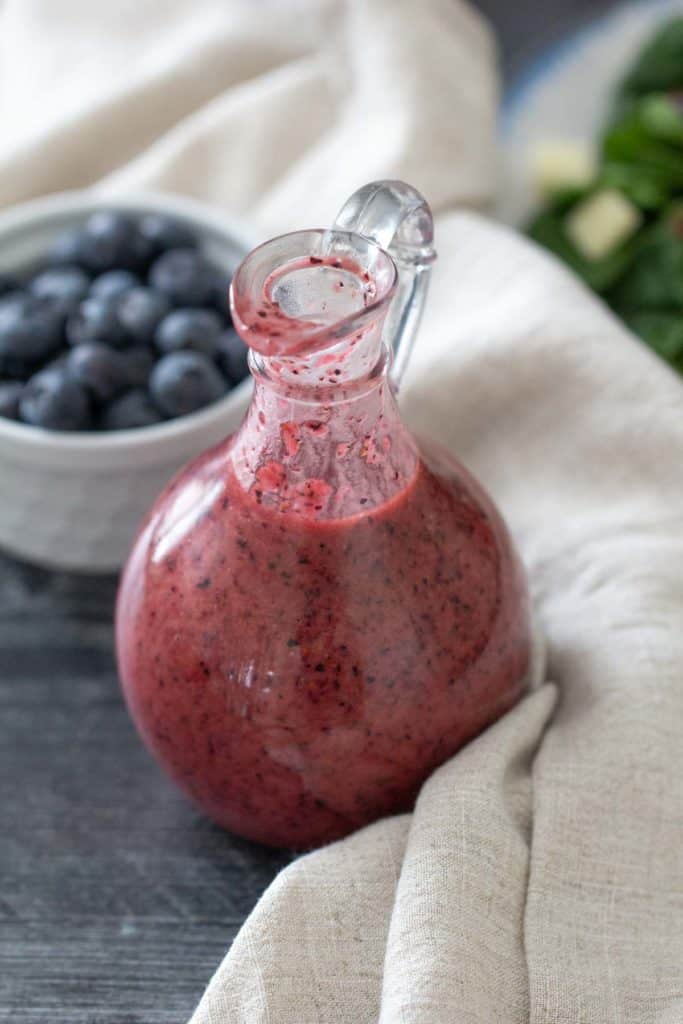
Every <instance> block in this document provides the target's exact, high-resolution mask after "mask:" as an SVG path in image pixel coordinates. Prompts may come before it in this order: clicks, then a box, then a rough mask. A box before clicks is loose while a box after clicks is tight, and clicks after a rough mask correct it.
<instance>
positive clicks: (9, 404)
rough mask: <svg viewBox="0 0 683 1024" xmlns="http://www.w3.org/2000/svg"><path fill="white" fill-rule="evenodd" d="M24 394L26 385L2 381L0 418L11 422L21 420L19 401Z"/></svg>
mask: <svg viewBox="0 0 683 1024" xmlns="http://www.w3.org/2000/svg"><path fill="white" fill-rule="evenodd" d="M23 393H24V385H23V384H20V383H19V382H18V381H15V380H12V381H9V380H3V381H0V416H5V417H6V418H7V419H9V420H18V419H19V401H20V399H21V396H22V395H23Z"/></svg>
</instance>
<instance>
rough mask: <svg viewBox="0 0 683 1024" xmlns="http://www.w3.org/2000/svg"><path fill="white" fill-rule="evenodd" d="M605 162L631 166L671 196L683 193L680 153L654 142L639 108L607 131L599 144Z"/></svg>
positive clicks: (681, 154)
mask: <svg viewBox="0 0 683 1024" xmlns="http://www.w3.org/2000/svg"><path fill="white" fill-rule="evenodd" d="M602 156H603V159H604V160H605V162H609V163H617V164H633V165H634V167H637V168H639V169H640V171H641V173H642V174H643V175H647V176H650V177H652V178H654V179H655V180H656V181H657V182H658V183H659V186H660V187H661V188H666V189H667V190H669V191H670V192H676V191H680V190H682V189H683V151H682V150H681V147H679V146H674V145H671V144H670V143H668V142H665V141H663V140H662V139H659V138H655V137H653V135H652V134H651V132H650V131H649V129H648V127H647V126H646V124H645V123H644V121H643V117H642V108H641V106H640V105H637V106H635V107H633V108H632V109H631V110H630V111H629V113H628V114H626V116H625V117H623V118H622V119H621V120H620V121H618V122H617V123H616V124H613V125H612V127H611V128H609V129H608V131H607V133H606V134H605V137H604V139H603V142H602Z"/></svg>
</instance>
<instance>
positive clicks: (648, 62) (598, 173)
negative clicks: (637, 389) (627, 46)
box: [528, 18, 683, 373]
mask: <svg viewBox="0 0 683 1024" xmlns="http://www.w3.org/2000/svg"><path fill="white" fill-rule="evenodd" d="M561 178H562V176H561V174H559V175H557V174H556V175H555V181H554V186H555V187H554V188H553V190H552V191H551V193H550V194H549V195H548V198H547V200H546V203H545V205H544V207H543V209H542V210H541V211H540V212H539V213H538V214H537V216H536V217H535V218H534V219H533V221H532V223H531V224H530V225H529V228H528V231H529V234H530V235H531V236H532V237H533V238H535V239H536V240H537V241H538V242H540V243H541V244H542V245H544V246H546V247H547V248H548V249H551V250H552V251H553V252H555V253H556V254H557V255H558V256H560V257H561V258H562V259H563V260H564V261H566V262H567V263H568V264H569V265H570V266H572V267H573V268H574V270H575V271H576V272H577V273H578V274H579V275H580V276H581V277H582V278H584V280H585V281H586V282H587V283H588V285H590V287H591V288H593V289H594V290H595V291H596V292H599V293H600V294H601V295H602V296H603V297H604V298H605V300H606V301H607V302H608V303H609V305H610V306H611V307H612V309H614V311H615V312H616V313H617V314H618V315H620V316H621V317H622V318H623V319H624V320H625V321H626V323H627V324H628V325H629V326H630V327H631V328H632V329H633V330H634V331H635V332H636V333H637V334H639V335H640V337H641V338H642V339H643V341H645V342H646V343H647V344H648V345H650V346H651V348H653V349H654V350H655V352H657V353H658V354H659V355H660V356H662V358H663V359H666V360H667V362H669V363H670V364H671V365H672V366H674V367H675V368H676V369H677V370H678V371H679V372H681V373H683V18H678V19H676V20H674V21H671V22H669V23H667V24H665V25H664V26H663V27H662V28H660V29H659V30H658V31H657V33H656V34H655V36H654V37H653V38H652V39H651V40H650V41H649V42H648V43H647V45H646V46H645V48H644V49H643V50H642V52H641V53H640V55H639V56H638V58H637V60H636V62H635V64H634V66H633V67H632V68H631V69H630V70H629V72H628V73H627V75H626V77H625V78H624V80H623V81H622V83H621V85H620V87H619V89H618V91H617V93H616V96H615V97H614V102H613V107H612V111H611V115H610V117H609V118H608V122H607V125H606V126H605V129H604V131H603V134H602V137H601V139H600V140H599V149H598V160H597V165H596V166H594V167H593V169H592V171H591V173H590V176H589V178H588V180H586V181H585V182H582V183H580V184H577V183H576V181H572V182H569V181H568V182H566V183H563V182H562V180H561Z"/></svg>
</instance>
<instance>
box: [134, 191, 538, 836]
mask: <svg viewBox="0 0 683 1024" xmlns="http://www.w3.org/2000/svg"><path fill="white" fill-rule="evenodd" d="M432 230H433V229H432V218H431V214H430V211H429V207H428V206H427V204H426V202H425V201H424V199H423V198H422V196H420V195H419V193H417V192H416V191H415V190H414V189H412V188H410V187H409V186H407V185H405V184H403V183H401V182H376V183H373V184H371V185H368V186H366V187H365V188H363V189H361V190H360V191H359V192H357V193H356V194H355V195H354V196H352V197H351V199H350V200H349V201H348V202H347V203H346V205H345V206H344V207H343V209H342V211H341V213H340V215H339V217H338V219H337V222H336V223H335V225H334V227H333V228H332V229H331V230H314V231H302V232H296V233H293V234H288V235H284V236H282V237H280V238H275V239H273V240H271V241H269V242H267V243H265V244H264V245H261V246H260V247H259V248H257V249H255V250H254V251H253V252H252V253H251V254H250V255H249V256H247V257H246V259H245V260H244V262H243V263H242V265H241V266H240V268H239V269H238V270H237V272H236V274H235V277H234V280H233V284H232V296H231V298H232V308H233V317H234V323H235V327H236V328H237V330H238V332H239V333H240V335H241V337H242V338H243V339H244V341H245V342H246V343H247V344H248V345H249V347H250V349H251V352H250V366H251V371H252V374H253V376H254V379H255V388H254V394H253V398H252V401H251V405H250V407H249V409H248V412H247V414H246V417H245V420H244V422H243V424H242V426H241V427H240V429H239V430H238V431H237V432H236V433H235V434H234V435H233V436H231V437H229V438H228V439H227V440H226V441H224V442H223V443H222V444H220V445H218V446H217V447H216V448H214V449H213V450H211V451H209V452H206V453H205V454H204V455H202V456H200V457H199V458H198V459H197V460H196V461H195V462H193V463H192V464H191V465H189V466H188V467H187V468H186V469H185V470H183V471H182V472H181V473H180V474H179V475H178V476H177V477H176V478H175V479H174V480H173V481H172V482H171V483H170V485H169V486H168V487H167V488H166V490H165V491H164V493H163V494H162V495H161V496H160V498H159V499H158V500H157V502H156V503H155V505H154V506H153V508H152V509H151V511H150V513H149V515H148V517H147V520H146V522H145V523H144V524H143V526H142V529H141V531H140V534H139V536H138V538H137V541H136V542H135V545H134V548H133V550H132V553H131V555H130V558H129V561H128V564H127V566H126V568H125V570H124V573H123V577H122V582H121V587H120V592H119V599H118V607H117V653H118V660H119V668H120V674H121V679H122V683H123V689H124V692H125V696H126V700H127V703H128V706H129V709H130V711H131V714H132V716H133V718H134V720H135V722H136V724H137V727H138V729H139V731H140V733H141V735H142V737H143V739H144V741H145V742H146V744H147V745H148V747H149V748H150V749H151V750H152V752H153V753H154V755H155V756H156V758H157V759H158V760H159V761H160V763H161V764H162V765H163V766H164V768H166V770H167V771H168V772H169V773H170V775H171V776H172V777H173V778H174V779H175V780H176V781H177V782H178V783H179V785H180V786H181V787H182V788H183V789H184V790H185V791H186V792H187V793H188V794H189V795H190V796H191V797H193V798H194V799H195V800H196V801H197V803H198V804H199V805H200V806H201V807H202V808H203V809H204V810H205V811H206V813H207V814H209V815H210V816H211V817H212V818H213V819H214V820H215V821H217V822H218V823H219V824H221V825H223V826H225V827H226V828H228V829H230V830H232V831H234V832H236V833H239V834H241V835H243V836H247V837H248V838H251V839H255V840H258V841H260V842H264V843H269V844H273V845H278V846H288V847H292V848H305V847H310V846H313V845H317V844H320V843H324V842H327V841H329V840H332V839H336V838H338V837H340V836H342V835H344V834H346V833H348V832H349V831H351V830H353V829H355V828H357V827H359V826H361V825H364V824H366V823H368V822H370V821H372V820H374V819H375V818H377V817H379V816H381V815H384V814H387V813H391V812H396V811H402V810H405V809H407V808H409V807H410V806H411V804H412V802H413V800H414V798H415V795H416V793H417V791H418V790H419V787H420V785H421V783H422V782H423V781H424V779H425V778H426V777H427V776H428V775H429V774H430V772H431V771H432V770H433V769H434V768H435V767H437V766H438V765H439V764H441V763H442V762H443V761H445V760H446V759H447V758H449V757H450V756H451V755H452V754H454V753H455V751H457V750H458V749H459V747H461V746H462V745H463V744H464V743H466V742H467V741H468V740H469V739H471V738H472V737H473V736H475V735H476V734H477V733H478V732H480V731H481V730H482V729H483V728H484V727H485V726H486V725H488V724H489V723H490V722H492V721H493V720H494V719H496V718H497V717H498V716H499V715H501V714H502V713H503V712H504V711H505V710H506V709H508V708H509V707H510V706H511V705H512V704H513V703H514V702H515V701H516V700H517V698H518V697H519V696H520V694H521V693H522V692H523V690H524V688H525V685H526V682H527V679H528V674H529V668H530V659H531V640H530V637H531V629H530V612H529V600H528V595H527V588H526V583H525V578H524V575H523V571H522V569H521V566H520V563H519V560H518V558H517V556H516V554H515V551H514V548H513V545H512V542H511V540H510V537H509V534H508V532H507V529H506V527H505V525H504V523H503V521H502V519H501V517H500V515H499V513H498V512H497V510H496V508H495V507H494V505H493V503H492V502H491V499H490V498H489V497H488V496H487V495H486V493H485V492H484V491H483V489H482V488H481V486H480V485H479V484H478V483H477V482H476V481H475V480H474V479H473V477H472V476H471V475H470V473H468V471H467V470H466V469H465V468H464V467H463V466H462V465H461V464H460V463H459V462H458V461H457V460H455V459H454V458H453V457H452V456H451V455H449V454H447V453H446V452H445V451H443V450H442V449H440V448H439V447H438V446H436V445H434V444H432V443H427V444H423V443H422V442H418V441H416V439H415V438H414V437H413V436H412V435H411V433H410V432H409V431H408V430H407V428H406V427H405V426H404V424H403V423H402V421H401V418H400V414H399V411H398V406H397V402H396V395H395V391H396V382H397V380H398V378H399V376H400V372H401V370H402V368H403V366H404V365H405V362H406V359H407V356H408V353H409V349H410V345H411V343H412V341H413V338H414V336H415V333H416V330H417V326H418V322H419V318H420V314H421V310H422V306H423V304H424V300H425V297H426V292H427V286H428V279H429V271H430V268H431V264H432V261H433V260H434V258H435V253H434V249H433V239H432Z"/></svg>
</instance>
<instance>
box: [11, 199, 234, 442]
mask: <svg viewBox="0 0 683 1024" xmlns="http://www.w3.org/2000/svg"><path fill="white" fill-rule="evenodd" d="M229 284H230V273H229V272H228V271H226V270H221V269H220V268H219V267H217V266H216V265H215V264H214V263H212V262H211V261H210V260H209V259H208V258H207V257H206V255H205V254H204V253H203V252H202V250H201V248H200V245H199V239H198V238H197V236H196V234H195V232H194V231H193V230H192V229H191V228H189V227H188V226H187V225H186V224H185V223H183V222H181V221H178V220H176V219H174V218H171V217H168V216H164V215H161V214H157V213H149V214H146V215H142V216H132V215H130V214H127V213H123V212H120V211H116V210H102V211H100V212H98V213H94V214H92V216H91V217H90V218H89V219H88V220H87V221H86V222H85V224H83V225H82V226H81V227H78V228H74V229H71V230H68V231H66V232H64V233H63V234H61V235H59V236H58V237H57V239H56V241H55V243H54V245H53V246H52V248H51V249H50V250H49V252H48V253H47V254H46V257H45V260H44V262H43V263H42V265H41V266H40V267H38V268H35V269H34V270H33V271H32V272H31V273H30V274H24V275H22V276H21V277H19V276H14V275H9V274H0V416H5V417H9V418H10V419H16V420H21V421H22V422H24V423H29V424H32V425H34V426H37V427H44V428H47V429H49V430H123V429H127V428H131V427H146V426H150V425H151V424H154V423H159V422H161V421H162V420H167V419H173V418H174V417H176V416H184V415H186V414H187V413H191V412H194V411H195V410H197V409H201V408H202V407H203V406H205V405H209V404H210V403H211V402H214V401H216V399H218V398H221V397H222V396H223V395H224V394H226V392H227V391H229V390H230V388H232V387H233V386H234V385H235V384H237V383H239V381H241V380H242V379H243V378H244V377H245V376H246V375H247V372H248V371H247V349H246V347H245V346H244V344H243V343H242V342H241V340H240V339H239V337H238V336H237V334H236V333H235V331H234V329H233V328H232V326H231V322H230V310H229V307H228V286H229Z"/></svg>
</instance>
